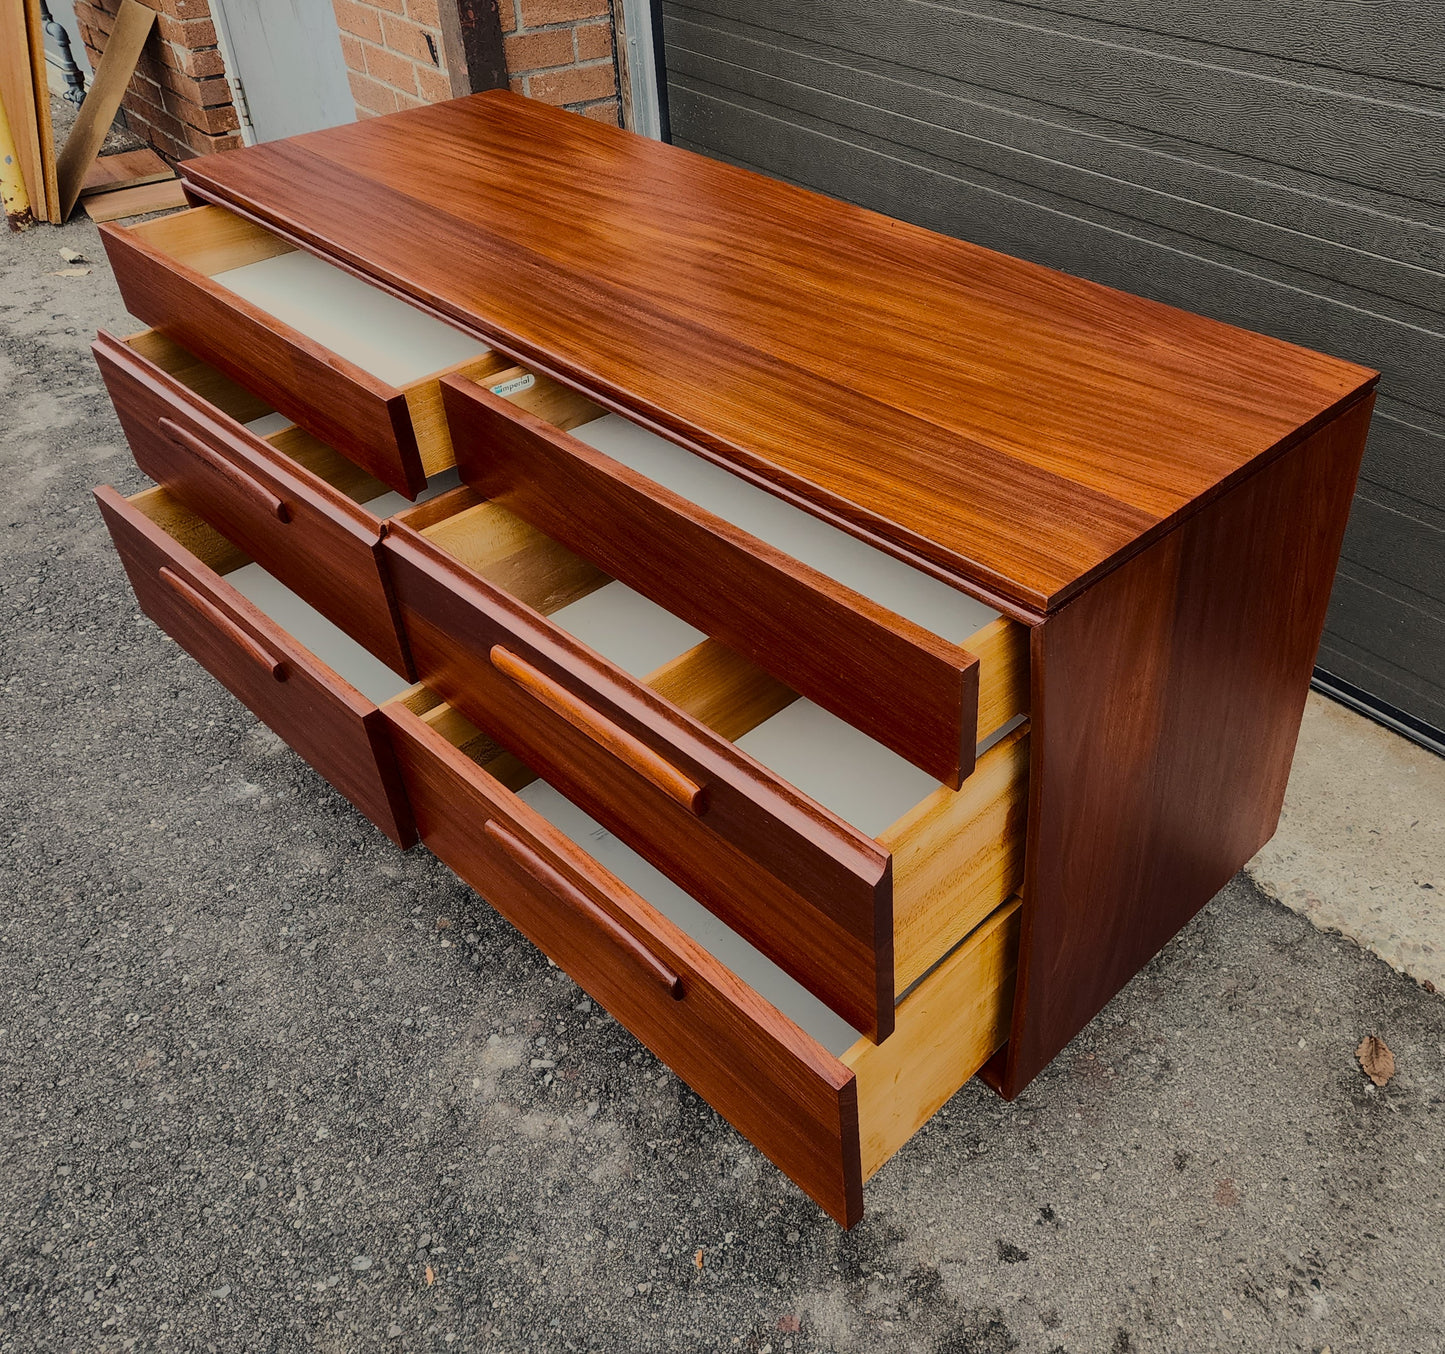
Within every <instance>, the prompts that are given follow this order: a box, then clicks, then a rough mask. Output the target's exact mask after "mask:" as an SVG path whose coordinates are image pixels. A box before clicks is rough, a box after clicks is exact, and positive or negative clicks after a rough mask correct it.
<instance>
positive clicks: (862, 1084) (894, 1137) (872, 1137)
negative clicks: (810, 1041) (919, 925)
mask: <svg viewBox="0 0 1445 1354" xmlns="http://www.w3.org/2000/svg"><path fill="white" fill-rule="evenodd" d="M1018 934H1019V901H1018V899H1017V898H1015V899H1013V900H1011V901H1007V902H1006V903H1005V904H1004V905H1003V906H1000V907H999V908H998V909H997V910H996V911H995V912H994V913H993V914H992V915H991V916H988V917H986V918H984V919H983V920H982V922H981V923H980V925H979V926H978V927H977V928H976V929H975V930H974V932H973V934H972V935H970V936H969V937H968V938H967V939H966V940H965V941H964V942H963V943H962V944H960V945H958V946H956V947H955V949H954V950H953V953H952V954H950V955H949V956H948V957H947V958H946V959H945V960H944V961H943V962H942V963H941V964H939V965H938V967H937V968H936V969H934V970H933V972H932V973H930V974H929V975H928V976H927V977H926V978H925V979H923V981H922V982H920V983H919V984H918V986H917V987H915V988H914V989H913V991H911V992H910V993H909V994H908V995H907V996H906V997H904V999H903V1000H902V1001H901V1002H899V1003H898V1027H897V1029H896V1030H895V1031H894V1034H893V1037H892V1038H891V1039H890V1040H888V1042H887V1043H885V1044H869V1043H867V1042H866V1041H864V1040H861V1039H860V1040H859V1041H858V1043H856V1044H854V1045H853V1047H852V1048H851V1049H849V1050H848V1052H847V1053H845V1054H844V1055H843V1062H844V1063H845V1064H846V1065H847V1066H848V1067H851V1068H852V1069H853V1073H854V1076H855V1077H856V1078H857V1083H858V1136H859V1139H860V1142H861V1146H862V1158H863V1178H864V1179H865V1180H868V1179H870V1178H871V1177H872V1176H873V1174H874V1173H875V1172H876V1171H877V1170H878V1168H879V1167H880V1166H882V1165H883V1164H884V1163H885V1162H886V1161H887V1160H888V1159H889V1158H890V1157H891V1156H893V1154H894V1153H895V1152H897V1151H898V1149H899V1148H900V1147H902V1146H903V1144H904V1143H906V1142H907V1141H908V1140H909V1138H911V1137H912V1136H913V1135H914V1134H915V1133H917V1132H918V1130H919V1129H920V1128H922V1127H923V1125H924V1124H926V1123H927V1122H928V1121H929V1120H930V1119H931V1118H933V1116H934V1115H935V1114H937V1113H938V1111H939V1110H940V1109H941V1108H942V1107H943V1105H944V1104H946V1103H947V1102H948V1101H949V1100H950V1099H951V1098H952V1097H953V1095H954V1094H955V1093H956V1092H957V1091H958V1090H959V1088H960V1087H962V1086H963V1084H964V1083H965V1082H966V1081H968V1080H969V1078H970V1077H972V1076H973V1074H974V1073H975V1072H977V1071H978V1069H979V1068H980V1067H982V1066H983V1064H984V1063H985V1061H987V1059H988V1058H989V1056H990V1055H991V1054H992V1053H993V1051H994V1050H995V1049H996V1048H998V1046H999V1045H1000V1044H1002V1043H1003V1041H1004V1040H1005V1039H1006V1038H1007V1037H1008V1031H1009V1017H1010V1015H1011V1013H1012V1009H1013V1008H1012V1003H1013V989H1014V981H1013V980H1014V960H1015V956H1016V955H1017V953H1018Z"/></svg>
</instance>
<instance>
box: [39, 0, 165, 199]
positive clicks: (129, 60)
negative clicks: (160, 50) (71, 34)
mask: <svg viewBox="0 0 1445 1354" xmlns="http://www.w3.org/2000/svg"><path fill="white" fill-rule="evenodd" d="M155 19H156V14H155V10H153V9H148V8H146V6H145V5H142V4H139V3H138V0H120V11H119V13H118V14H117V15H116V17H115V26H114V27H113V28H112V29H111V30H110V37H109V38H108V39H107V40H106V44H105V52H104V54H103V55H102V56H101V58H100V65H99V66H98V67H96V71H95V78H94V79H93V80H92V81H91V83H90V88H89V89H88V90H87V91H86V94H85V102H84V103H83V104H81V106H80V114H79V116H78V117H77V118H76V119H75V125H74V126H73V127H72V128H71V129H70V135H69V136H68V137H67V138H66V140H65V145H64V146H63V147H62V148H61V151H60V156H59V158H58V160H57V161H56V165H55V173H56V179H57V182H58V184H59V188H60V217H59V219H60V220H62V221H64V220H65V219H66V218H67V217H69V215H70V213H71V211H72V210H73V209H74V207H75V204H76V202H77V201H78V199H79V198H80V190H81V188H82V186H83V185H84V183H85V176H86V175H87V174H88V173H89V172H90V166H91V162H92V161H93V160H94V159H95V157H96V155H97V153H98V152H99V150H100V147H101V143H102V142H103V141H104V140H105V137H106V133H107V132H109V131H110V124H111V123H112V122H113V121H114V120H115V115H116V112H117V111H118V110H119V108H120V101H121V98H122V96H123V95H124V94H125V90H126V86H127V85H128V84H129V83H130V78H131V76H132V74H134V72H135V63H136V61H137V60H139V58H140V54H141V48H143V47H144V46H145V43H146V39H147V38H148V37H149V36H150V31H151V25H152V24H154V23H155Z"/></svg>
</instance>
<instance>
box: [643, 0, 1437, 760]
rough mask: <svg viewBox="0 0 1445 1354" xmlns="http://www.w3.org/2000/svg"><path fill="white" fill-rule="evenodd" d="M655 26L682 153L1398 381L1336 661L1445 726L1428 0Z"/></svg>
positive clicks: (756, 12)
mask: <svg viewBox="0 0 1445 1354" xmlns="http://www.w3.org/2000/svg"><path fill="white" fill-rule="evenodd" d="M663 33H664V43H663V50H664V60H665V65H666V91H667V102H668V112H669V117H670V125H671V135H672V139H673V140H674V141H676V142H677V143H678V144H679V145H683V146H688V147H690V148H692V149H694V150H700V151H703V152H705V153H707V154H709V155H713V156H717V157H719V158H722V159H725V160H731V161H734V162H736V163H739V164H745V165H749V166H751V167H752V168H755V169H760V170H763V171H764V172H766V173H768V174H773V175H775V176H777V177H779V178H784V179H790V180H792V181H794V182H796V183H801V184H806V185H807V186H808V187H811V188H816V189H819V190H820V191H822V192H825V193H830V194H832V195H834V196H836V197H840V198H846V199H848V200H850V201H853V202H858V203H862V204H864V205H866V206H869V207H873V208H876V209H877V210H879V211H883V212H887V213H889V214H890V215H893V216H900V217H904V218H906V219H908V220H910V221H915V222H918V223H919V224H921V225H924V226H928V227H931V228H932V229H934V230H939V231H944V232H947V233H948V234H950V235H959V236H962V237H964V238H966V239H969V240H975V241H978V242H979V243H981V244H985V245H989V246H991V247H993V248H995V249H1002V250H1006V251H1007V252H1008V253H1010V254H1017V255H1020V256H1022V257H1024V258H1028V259H1034V260H1037V261H1038V262H1040V263H1045V264H1048V265H1050V266H1052V267H1055V268H1062V269H1065V270H1067V271H1068V272H1071V273H1076V274H1079V275H1081V276H1084V277H1088V278H1093V279H1096V280H1097V281H1100V282H1105V283H1109V284H1111V285H1113V286H1117V287H1123V288H1126V289H1128V290H1130V291H1134V292H1142V293H1143V294H1144V295H1147V296H1151V297H1156V298H1158V299H1159V300H1162V301H1168V302H1170V303H1172V304H1174V305H1179V306H1185V307H1187V308H1189V309H1190V310H1195V311H1199V312H1202V313H1203V314H1206V315H1212V316H1216V317H1218V318H1219V319H1223V320H1228V321H1231V322H1232V323H1235V324H1240V325H1245V326H1247V327H1249V328H1251V329H1259V330H1263V331H1264V332H1266V333H1269V334H1276V335H1278V336H1279V337H1281V338H1285V339H1290V340H1293V341H1295V342H1298V343H1303V344H1307V345H1309V346H1311V347H1315V348H1321V349H1324V350H1325V351H1326V352H1331V353H1336V354H1338V355H1339V356H1341V357H1347V358H1351V359H1353V360H1355V361H1358V362H1362V363H1365V364H1367V365H1369V366H1372V367H1375V368H1377V369H1379V370H1380V371H1382V372H1383V373H1384V380H1383V382H1382V384H1381V387H1380V391H1381V393H1380V398H1379V402H1378V405H1377V407H1376V413H1375V420H1374V431H1373V433H1372V435H1371V439H1370V445H1369V450H1368V452H1367V454H1366V458H1365V468H1364V475H1363V479H1362V481H1361V484H1360V491H1359V494H1358V496H1357V498H1356V500H1355V507H1354V513H1353V516H1352V518H1351V521H1350V531H1349V536H1348V538H1347V540H1346V542H1345V552H1344V560H1343V562H1342V564H1341V566H1340V573H1339V577H1338V579H1337V581H1336V584H1335V591H1334V598H1333V601H1332V604H1331V607H1330V616H1329V623H1328V629H1327V631H1326V634H1325V640H1324V644H1323V646H1322V648H1321V650H1320V655H1319V665H1320V668H1321V670H1322V672H1324V673H1328V674H1331V675H1332V676H1333V677H1334V678H1335V679H1336V681H1337V684H1338V685H1339V687H1340V689H1341V690H1343V691H1345V692H1346V693H1347V694H1348V693H1350V692H1351V691H1358V692H1362V693H1366V694H1367V695H1368V697H1369V698H1370V699H1371V700H1372V701H1373V702H1375V703H1377V704H1380V705H1383V706H1388V707H1394V708H1395V710H1396V711H1397V712H1403V714H1404V715H1405V716H1406V717H1408V718H1409V719H1413V720H1415V721H1419V722H1422V723H1424V724H1427V725H1430V726H1434V728H1435V729H1437V730H1438V729H1440V728H1445V600H1442V599H1445V344H1442V331H1445V22H1442V18H1441V10H1440V8H1439V0H1396V2H1395V3H1389V4H1383V3H1381V4H1374V3H1369V4H1366V3H1359V0H1270V3H1267V4H1262V3H1259V0H1050V3H1048V4H1046V5H1045V4H1039V5H1032V6H1030V5H1021V4H1004V3H997V0H971V2H970V3H969V4H968V5H967V6H966V7H965V6H964V5H963V4H960V3H954V2H951V0H942V2H941V3H940V0H928V3H918V2H917V0H886V2H885V3H879V0H694V2H692V3H687V4H682V3H674V0H663ZM1426 732H1427V735H1428V730H1427V731H1426Z"/></svg>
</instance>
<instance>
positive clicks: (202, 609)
mask: <svg viewBox="0 0 1445 1354" xmlns="http://www.w3.org/2000/svg"><path fill="white" fill-rule="evenodd" d="M161 581H162V582H163V583H165V584H166V586H167V587H169V588H170V589H171V591H172V592H174V593H175V594H176V596H178V597H179V598H181V600H182V601H184V602H185V603H186V605H187V606H189V607H190V608H191V609H192V610H193V611H196V612H198V613H199V614H200V615H201V616H203V617H204V618H205V619H206V620H207V621H208V622H209V623H210V624H211V625H213V626H215V628H216V629H217V630H219V631H220V632H221V633H222V634H224V635H225V636H226V638H227V639H229V640H230V641H231V643H232V644H234V645H235V646H236V647H237V648H239V649H243V650H244V651H245V653H246V654H247V656H248V657H249V658H251V659H252V661H254V662H255V663H257V664H259V665H260V666H261V667H263V668H265V669H266V671H267V672H269V673H270V674H271V676H273V677H274V678H275V679H276V680H277V681H278V682H284V681H285V680H286V665H285V664H284V663H282V661H281V660H280V659H279V658H277V657H276V656H275V655H274V654H273V653H272V652H271V651H270V650H269V649H267V648H266V647H265V646H264V645H262V644H261V643H260V642H259V641H258V640H254V639H252V638H251V636H250V635H248V634H247V633H246V632H245V631H244V630H242V629H241V627H240V626H239V625H237V624H236V622H235V621H233V620H232V619H231V618H230V617H229V616H228V615H226V613H225V612H224V611H222V610H221V608H220V607H218V606H217V605H216V604H215V603H214V602H213V601H211V599H210V598H209V597H207V596H206V595H205V594H204V593H202V592H198V591H197V590H196V589H195V588H193V587H192V586H191V585H190V584H189V583H187V582H186V580H185V579H184V578H182V577H181V576H180V575H179V574H174V573H172V572H171V571H170V570H169V569H166V568H162V569H161Z"/></svg>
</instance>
